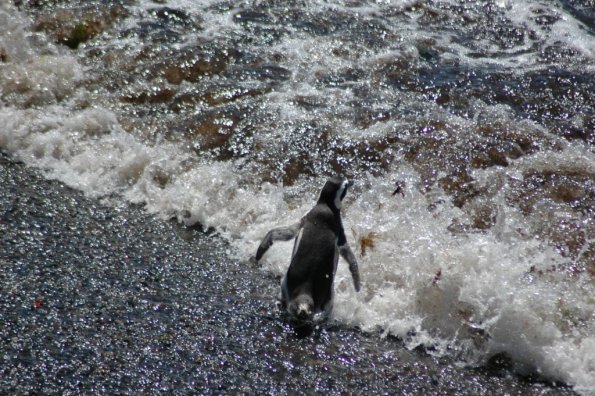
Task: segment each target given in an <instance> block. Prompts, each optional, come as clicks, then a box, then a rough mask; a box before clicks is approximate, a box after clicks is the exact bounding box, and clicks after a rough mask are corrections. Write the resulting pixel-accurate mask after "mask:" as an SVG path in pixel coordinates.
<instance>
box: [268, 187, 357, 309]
mask: <svg viewBox="0 0 595 396" xmlns="http://www.w3.org/2000/svg"><path fill="white" fill-rule="evenodd" d="M349 186H351V183H350V182H349V181H347V180H345V179H342V178H339V177H334V178H330V179H328V180H327V182H326V183H325V185H324V187H323V188H322V191H321V193H320V197H319V198H318V202H317V203H316V205H315V206H314V207H313V208H312V209H311V210H310V211H309V212H308V213H307V214H306V215H305V216H304V217H303V218H302V219H301V220H300V221H299V222H298V223H296V224H294V225H292V226H290V227H281V228H275V229H272V230H271V231H269V232H268V233H267V234H266V236H265V237H264V239H263V240H262V242H261V243H260V246H259V247H258V250H257V252H256V260H257V261H258V260H260V259H261V258H262V256H263V255H264V254H265V252H266V251H267V250H268V249H269V248H270V247H271V245H272V244H273V243H274V241H288V240H290V239H292V238H295V242H294V246H293V253H292V256H291V263H290V265H289V269H288V270H287V274H286V275H285V277H284V278H283V281H282V283H281V303H282V306H283V307H284V309H285V310H286V311H287V312H288V313H289V314H290V315H291V316H292V317H294V318H295V319H298V320H300V321H309V320H312V318H313V317H314V315H316V314H318V313H324V314H327V315H328V314H329V313H330V311H331V309H332V302H333V280H334V278H335V272H336V270H337V262H338V260H339V255H341V257H343V259H344V260H345V261H347V263H348V264H349V270H350V271H351V276H352V278H353V285H354V287H355V290H356V291H359V290H360V278H359V270H358V265H357V260H356V259H355V256H354V254H353V252H352V251H351V249H350V248H349V245H348V244H347V238H346V237H345V230H344V229H343V223H342V221H341V212H340V211H341V201H342V200H343V198H345V194H346V193H347V189H348V188H349Z"/></svg>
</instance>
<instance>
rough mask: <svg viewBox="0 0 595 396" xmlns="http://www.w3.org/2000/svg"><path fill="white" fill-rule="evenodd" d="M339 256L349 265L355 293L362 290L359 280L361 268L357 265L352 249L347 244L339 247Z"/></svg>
mask: <svg viewBox="0 0 595 396" xmlns="http://www.w3.org/2000/svg"><path fill="white" fill-rule="evenodd" d="M339 254H340V255H341V257H343V259H344V260H345V261H347V264H349V272H351V277H352V278H353V287H355V291H357V292H358V291H359V290H360V287H361V286H360V279H359V268H358V265H357V260H356V259H355V255H354V254H353V252H352V251H351V248H350V247H349V245H348V244H347V242H345V243H344V244H343V245H341V246H339Z"/></svg>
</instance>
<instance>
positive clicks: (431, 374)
mask: <svg viewBox="0 0 595 396" xmlns="http://www.w3.org/2000/svg"><path fill="white" fill-rule="evenodd" d="M0 183H1V184H2V190H1V193H0V230H1V234H0V235H1V236H0V265H1V271H0V294H1V296H2V298H1V300H0V318H2V321H1V323H0V393H2V394H11V395H17V394H139V393H142V394H193V393H202V394H221V393H227V394H229V393H244V394H311V393H315V392H320V393H324V394H381V393H388V394H394V393H399V394H460V395H496V394H513V395H514V394H518V395H521V394H523V395H544V394H547V395H554V394H555V395H571V394H573V392H572V391H570V390H569V389H567V388H564V387H553V386H552V385H551V384H547V383H539V382H533V381H531V380H529V379H525V378H520V377H516V376H515V375H513V374H512V373H511V372H510V371H509V370H508V368H507V367H508V366H507V364H508V363H509V362H507V361H506V359H503V360H502V361H498V360H497V359H495V360H494V362H492V364H491V365H490V366H489V367H488V368H484V369H482V370H474V369H465V368H458V367H457V366H456V365H455V363H454V362H453V361H451V360H449V359H447V358H442V359H438V358H432V357H429V356H428V355H426V354H425V353H424V352H423V351H408V350H407V349H405V348H404V346H403V344H402V343H401V342H399V341H397V340H395V339H391V338H388V339H381V338H379V337H378V336H377V335H374V334H370V335H366V334H363V333H361V332H359V331H358V330H357V329H350V328H346V327H343V326H340V325H335V324H332V323H328V324H326V325H324V326H323V327H322V328H320V329H316V330H314V332H313V333H312V334H311V335H310V336H308V337H301V336H300V335H298V334H297V333H296V332H295V331H294V329H292V328H291V327H290V326H289V325H288V324H286V323H284V322H283V321H282V320H280V318H279V315H278V312H277V311H276V309H275V304H274V299H273V298H272V297H271V296H273V295H275V293H276V287H275V285H276V284H277V282H278V280H276V279H273V278H272V277H270V276H268V275H266V274H265V273H263V272H262V271H260V270H257V269H254V268H251V267H250V264H248V263H245V262H238V261H234V260H231V259H229V258H227V256H226V254H225V250H226V249H227V245H226V243H224V242H222V241H221V239H220V238H218V237H216V236H214V235H212V234H210V233H208V232H205V231H203V230H200V229H197V228H185V227H181V226H179V225H177V224H175V223H172V222H163V221H160V220H156V219H154V218H152V217H150V216H147V215H146V214H144V213H143V211H142V210H141V209H139V208H136V207H131V206H128V205H120V206H117V207H106V206H103V205H101V204H100V203H98V202H97V201H96V200H92V199H88V198H85V197H84V196H83V195H82V194H81V193H79V192H77V191H74V190H72V189H70V188H68V187H65V186H64V185H63V184H61V183H58V182H54V181H48V180H45V179H44V178H43V177H42V176H41V175H40V174H39V172H37V171H34V170H31V169H28V168H26V167H25V166H24V165H22V164H18V163H15V162H13V161H11V160H10V159H8V158H7V157H6V156H5V155H2V157H0Z"/></svg>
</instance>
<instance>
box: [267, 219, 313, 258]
mask: <svg viewBox="0 0 595 396" xmlns="http://www.w3.org/2000/svg"><path fill="white" fill-rule="evenodd" d="M302 225H303V221H301V220H300V221H299V222H297V223H295V224H293V225H291V226H289V227H279V228H273V229H272V230H270V231H269V232H267V234H266V235H265V237H264V238H263V239H262V242H260V245H259V246H258V250H257V251H256V261H259V260H260V259H261V258H262V256H263V255H264V254H265V253H266V251H267V250H269V248H270V247H271V246H272V245H273V243H274V242H275V241H289V240H290V239H293V238H295V236H296V235H297V233H298V231H299V230H300V228H302Z"/></svg>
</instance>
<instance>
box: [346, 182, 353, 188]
mask: <svg viewBox="0 0 595 396" xmlns="http://www.w3.org/2000/svg"><path fill="white" fill-rule="evenodd" d="M351 186H353V182H352V181H351V180H347V184H346V185H345V189H346V190H347V189H348V188H349V187H351Z"/></svg>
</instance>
